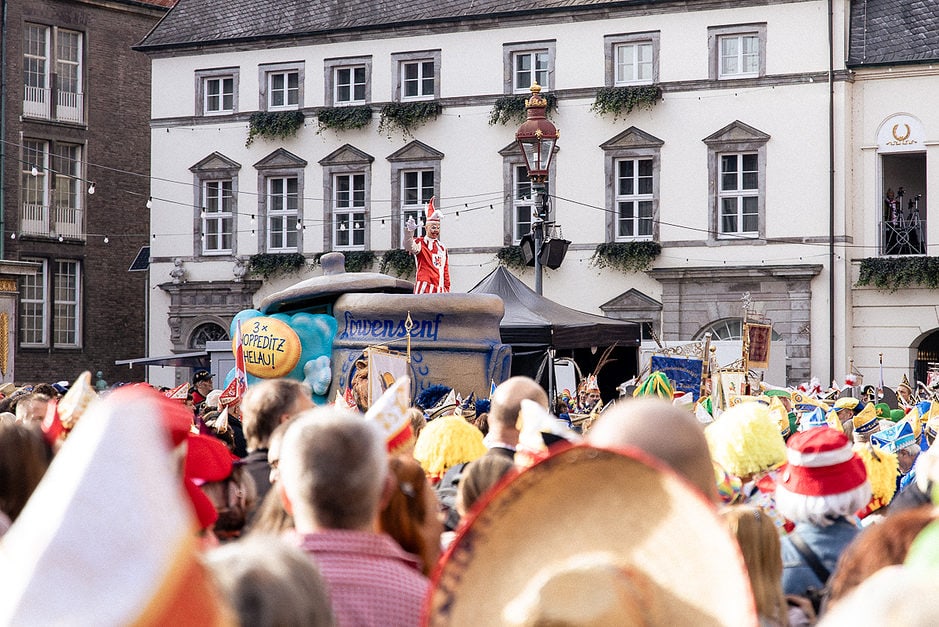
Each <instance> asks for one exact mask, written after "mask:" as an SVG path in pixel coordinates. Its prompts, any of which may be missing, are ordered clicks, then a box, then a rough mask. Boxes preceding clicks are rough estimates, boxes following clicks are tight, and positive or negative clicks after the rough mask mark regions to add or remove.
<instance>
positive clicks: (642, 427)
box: [587, 398, 717, 502]
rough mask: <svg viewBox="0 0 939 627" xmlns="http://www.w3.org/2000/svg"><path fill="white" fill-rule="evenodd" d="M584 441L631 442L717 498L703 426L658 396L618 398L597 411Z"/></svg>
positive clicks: (607, 444)
mask: <svg viewBox="0 0 939 627" xmlns="http://www.w3.org/2000/svg"><path fill="white" fill-rule="evenodd" d="M587 442H589V443H590V444H592V445H593V446H597V447H600V448H614V449H615V448H622V447H624V446H631V447H634V448H638V449H640V450H642V451H645V452H646V453H648V454H649V455H651V456H653V457H655V458H657V459H658V460H660V461H661V462H663V463H665V464H666V465H667V466H670V467H671V468H672V469H673V470H675V471H676V472H677V473H678V474H680V475H682V476H684V477H685V479H687V480H688V481H689V482H690V483H691V484H692V485H694V486H695V487H696V488H698V489H699V490H700V491H701V492H703V493H704V495H705V496H706V497H707V498H708V499H710V500H711V501H714V502H717V488H716V482H715V479H714V465H713V464H712V463H711V453H710V451H709V450H708V444H707V440H705V438H704V429H703V427H702V425H701V423H700V422H698V419H697V418H695V417H694V416H693V415H692V414H691V413H690V412H688V411H687V410H682V409H679V408H677V407H674V406H673V405H672V404H670V403H668V402H666V401H663V400H661V399H658V398H638V399H631V400H627V401H620V402H618V403H617V404H616V405H615V406H613V407H612V408H610V409H609V410H608V411H605V412H603V413H602V414H601V415H600V417H599V418H598V419H597V421H596V423H595V424H594V425H593V426H592V427H591V428H590V431H588V432H587Z"/></svg>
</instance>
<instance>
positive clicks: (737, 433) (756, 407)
mask: <svg viewBox="0 0 939 627" xmlns="http://www.w3.org/2000/svg"><path fill="white" fill-rule="evenodd" d="M704 435H705V437H706V438H707V442H708V448H710V449H711V458H712V459H713V460H714V461H716V462H717V463H718V464H720V465H721V466H722V467H724V468H725V469H726V470H727V471H728V472H730V473H731V474H734V475H737V476H738V477H748V476H750V475H753V474H756V473H758V472H762V471H764V470H770V469H772V468H776V467H777V466H779V465H780V464H782V463H783V462H785V461H786V442H785V440H783V436H782V433H780V431H779V425H778V424H777V423H776V421H775V420H773V419H772V418H771V417H770V413H769V407H767V406H766V405H764V404H763V403H756V402H746V403H740V404H739V405H734V406H733V407H731V408H730V409H728V410H727V411H725V412H724V413H723V414H721V417H720V418H718V419H717V420H715V421H714V422H712V423H711V424H709V425H708V426H707V427H706V428H705V430H704Z"/></svg>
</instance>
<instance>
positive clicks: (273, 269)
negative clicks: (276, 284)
mask: <svg viewBox="0 0 939 627" xmlns="http://www.w3.org/2000/svg"><path fill="white" fill-rule="evenodd" d="M306 268H307V262H306V257H304V256H303V255H301V254H300V253H283V254H279V253H258V254H257V255H251V257H249V258H248V273H249V274H251V275H252V276H259V277H261V278H263V279H272V278H274V277H279V276H287V275H291V274H299V273H300V272H301V271H302V270H305V269H306Z"/></svg>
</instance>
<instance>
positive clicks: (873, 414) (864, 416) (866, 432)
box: [853, 403, 880, 441]
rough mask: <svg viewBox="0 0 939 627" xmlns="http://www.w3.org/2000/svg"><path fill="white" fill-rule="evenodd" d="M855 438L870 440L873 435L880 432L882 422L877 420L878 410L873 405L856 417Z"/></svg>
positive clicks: (866, 406) (869, 405)
mask: <svg viewBox="0 0 939 627" xmlns="http://www.w3.org/2000/svg"><path fill="white" fill-rule="evenodd" d="M853 421H854V438H855V439H856V440H858V439H859V440H861V441H864V440H866V439H868V438H870V435H871V434H872V433H877V432H878V431H879V430H880V422H879V421H878V420H877V410H876V409H874V404H873V403H868V404H867V405H865V406H864V409H862V410H861V411H860V412H858V413H857V414H856V415H855V416H854V420H853Z"/></svg>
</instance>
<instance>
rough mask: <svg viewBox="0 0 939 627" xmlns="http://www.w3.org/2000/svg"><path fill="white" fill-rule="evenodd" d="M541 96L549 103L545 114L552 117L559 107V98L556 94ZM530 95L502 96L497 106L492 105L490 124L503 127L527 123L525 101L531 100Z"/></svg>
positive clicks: (497, 101)
mask: <svg viewBox="0 0 939 627" xmlns="http://www.w3.org/2000/svg"><path fill="white" fill-rule="evenodd" d="M541 95H542V96H544V99H545V100H547V101H548V106H547V107H546V108H545V113H546V114H548V115H550V114H551V113H552V112H554V111H555V110H556V109H557V106H558V97H557V96H556V95H555V94H554V92H547V93H545V92H541ZM529 96H530V94H529V95H523V94H519V95H511V96H502V97H501V98H499V99H498V100H496V102H495V104H493V105H492V110H491V111H490V112H489V124H490V125H495V124H501V125H503V126H505V125H507V124H509V123H511V124H513V125H514V124H521V123H522V122H524V121H525V101H526V100H527V99H528V98H529Z"/></svg>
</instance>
